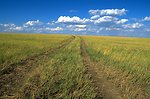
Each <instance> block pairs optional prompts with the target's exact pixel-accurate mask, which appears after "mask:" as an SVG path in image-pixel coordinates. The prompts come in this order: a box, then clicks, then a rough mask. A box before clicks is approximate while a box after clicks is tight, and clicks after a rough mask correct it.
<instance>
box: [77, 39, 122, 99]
mask: <svg viewBox="0 0 150 99" xmlns="http://www.w3.org/2000/svg"><path fill="white" fill-rule="evenodd" d="M85 47H86V44H85V42H84V41H83V39H82V38H81V47H80V48H81V55H82V57H83V64H84V65H85V66H86V68H87V72H88V74H90V75H91V78H92V80H93V83H94V85H95V86H96V92H97V96H96V99H124V98H122V95H121V94H120V91H119V90H118V89H116V88H115V87H114V86H113V85H112V83H111V82H109V81H107V79H105V78H106V77H103V76H102V74H101V72H99V69H98V66H100V65H99V64H98V63H95V62H92V61H91V59H90V56H89V55H88V53H87V52H86V49H85Z"/></svg>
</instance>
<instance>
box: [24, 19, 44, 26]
mask: <svg viewBox="0 0 150 99" xmlns="http://www.w3.org/2000/svg"><path fill="white" fill-rule="evenodd" d="M40 24H42V22H40V21H39V20H36V21H28V22H26V23H25V24H24V26H25V27H26V26H34V25H40Z"/></svg>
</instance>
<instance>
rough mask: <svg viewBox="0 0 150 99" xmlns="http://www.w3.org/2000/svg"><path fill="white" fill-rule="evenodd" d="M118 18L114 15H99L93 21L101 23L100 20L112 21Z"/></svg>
mask: <svg viewBox="0 0 150 99" xmlns="http://www.w3.org/2000/svg"><path fill="white" fill-rule="evenodd" d="M116 20H118V18H116V17H112V16H103V17H100V18H99V19H97V20H95V21H94V23H96V24H97V23H102V22H112V21H116Z"/></svg>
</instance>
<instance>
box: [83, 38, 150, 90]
mask: <svg viewBox="0 0 150 99" xmlns="http://www.w3.org/2000/svg"><path fill="white" fill-rule="evenodd" d="M83 38H84V40H85V42H86V44H87V51H88V53H89V55H90V56H91V58H92V59H93V60H94V61H96V62H101V63H102V64H103V65H104V66H109V67H113V68H116V70H117V69H118V70H121V71H122V72H125V73H126V74H128V75H129V76H131V77H132V79H130V80H131V81H130V82H132V83H133V84H136V85H139V86H142V90H144V91H145V92H147V93H149V92H150V43H148V42H150V39H146V38H145V39H144V38H123V37H94V36H93V37H88V36H85V37H83ZM109 67H107V68H109ZM119 76H120V75H118V78H119ZM116 77H117V76H116Z"/></svg>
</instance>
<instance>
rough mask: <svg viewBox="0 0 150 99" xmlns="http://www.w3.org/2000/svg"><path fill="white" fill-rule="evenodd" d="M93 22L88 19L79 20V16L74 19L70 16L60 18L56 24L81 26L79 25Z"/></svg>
mask: <svg viewBox="0 0 150 99" xmlns="http://www.w3.org/2000/svg"><path fill="white" fill-rule="evenodd" d="M88 22H91V20H90V19H86V18H83V19H81V18H79V17H77V16H73V17H69V16H60V17H59V18H58V20H57V21H56V23H75V24H79V23H88Z"/></svg>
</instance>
